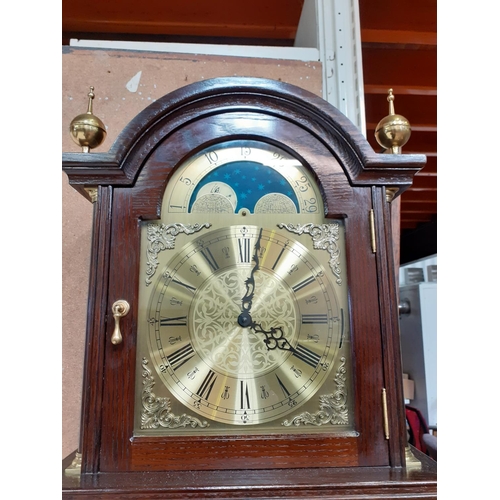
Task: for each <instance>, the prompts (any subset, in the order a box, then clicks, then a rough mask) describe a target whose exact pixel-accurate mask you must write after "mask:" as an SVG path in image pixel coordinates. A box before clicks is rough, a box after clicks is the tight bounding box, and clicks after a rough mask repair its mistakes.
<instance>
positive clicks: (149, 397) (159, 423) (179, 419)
mask: <svg viewBox="0 0 500 500" xmlns="http://www.w3.org/2000/svg"><path fill="white" fill-rule="evenodd" d="M147 365H148V360H147V359H146V358H142V368H143V372H142V377H143V379H144V380H143V383H142V384H143V389H142V398H141V399H142V408H143V410H142V414H141V429H158V428H159V427H165V428H168V429H177V428H179V427H192V428H194V427H208V426H209V425H210V424H209V423H208V422H206V421H205V420H203V421H201V420H199V419H198V418H196V417H192V416H190V415H186V414H185V413H183V414H182V415H180V416H178V415H174V414H173V413H172V410H171V408H170V399H169V398H160V397H157V396H156V395H155V394H154V393H153V387H154V385H155V380H154V378H153V375H152V373H151V370H150V369H149V368H148V367H147Z"/></svg>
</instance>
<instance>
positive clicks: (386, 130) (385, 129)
mask: <svg viewBox="0 0 500 500" xmlns="http://www.w3.org/2000/svg"><path fill="white" fill-rule="evenodd" d="M410 135H411V127H410V122H409V121H408V120H407V119H406V118H405V117H404V116H402V115H389V116H386V117H385V118H382V120H380V122H379V123H378V125H377V128H376V129H375V139H376V140H377V142H378V143H379V144H380V145H381V146H382V147H383V148H384V149H393V148H402V147H403V146H404V145H405V144H406V143H407V142H408V139H409V138H410Z"/></svg>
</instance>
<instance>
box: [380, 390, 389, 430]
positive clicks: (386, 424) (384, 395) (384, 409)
mask: <svg viewBox="0 0 500 500" xmlns="http://www.w3.org/2000/svg"><path fill="white" fill-rule="evenodd" d="M382 412H383V415H384V437H385V439H389V438H390V435H389V417H388V412H387V393H386V391H385V387H384V388H382Z"/></svg>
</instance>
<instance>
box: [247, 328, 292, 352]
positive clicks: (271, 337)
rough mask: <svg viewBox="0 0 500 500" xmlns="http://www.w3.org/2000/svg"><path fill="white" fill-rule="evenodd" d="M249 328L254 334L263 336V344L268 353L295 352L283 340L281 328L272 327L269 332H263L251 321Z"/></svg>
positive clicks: (284, 339)
mask: <svg viewBox="0 0 500 500" xmlns="http://www.w3.org/2000/svg"><path fill="white" fill-rule="evenodd" d="M250 328H251V329H252V330H253V331H254V332H255V333H261V334H263V335H264V336H265V338H264V344H266V347H267V350H268V351H273V350H274V349H280V350H281V351H291V352H295V349H294V348H293V347H292V345H291V344H290V342H288V340H287V339H286V338H285V333H284V332H283V327H282V326H278V327H276V328H274V327H273V328H271V329H270V330H264V329H263V328H262V325H261V324H260V323H255V321H253V322H252V323H251V325H250Z"/></svg>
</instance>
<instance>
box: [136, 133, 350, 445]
mask: <svg viewBox="0 0 500 500" xmlns="http://www.w3.org/2000/svg"><path fill="white" fill-rule="evenodd" d="M323 213H324V211H323V203H322V197H321V193H320V191H319V189H318V186H317V184H316V181H315V179H314V178H313V176H312V175H311V173H310V172H309V171H308V169H307V168H305V167H304V166H303V165H302V164H301V162H300V161H299V160H298V159H297V158H295V157H294V156H293V155H291V154H289V153H287V152H285V151H284V150H282V149H280V148H278V147H276V146H274V145H271V144H267V143H264V142H261V141H242V140H238V141H228V142H224V143H219V144H215V145H213V146H210V147H209V148H206V149H204V150H202V151H200V152H198V153H196V154H194V155H193V157H192V158H189V159H187V160H186V161H185V162H184V163H183V164H182V165H181V166H180V167H179V168H178V169H177V170H176V171H175V173H174V174H173V176H172V178H171V180H170V182H169V183H168V186H167V189H166V191H165V194H164V197H163V204H162V218H161V220H160V221H158V222H152V223H151V222H150V223H144V226H143V236H142V240H143V248H142V269H141V289H140V308H139V328H138V331H139V342H138V345H139V349H138V359H137V364H138V378H137V393H138V396H137V397H136V407H137V411H136V433H137V434H139V435H140V434H144V433H145V434H147V433H148V432H160V433H163V432H167V433H168V432H174V433H175V432H179V430H181V431H183V432H188V431H189V432H193V433H196V432H202V433H206V432H209V433H210V432H221V431H222V430H223V431H224V432H233V433H234V432H237V429H240V430H241V428H242V426H246V427H248V428H251V429H254V430H257V431H258V432H265V431H266V430H268V431H271V430H273V429H274V430H276V429H278V428H279V429H281V430H282V429H283V428H284V427H290V429H289V430H288V431H287V432H294V431H295V428H296V427H301V429H300V431H301V432H304V428H303V427H307V424H312V425H311V427H318V426H320V425H321V424H323V423H325V422H328V423H335V424H337V425H338V426H339V429H340V430H343V431H345V430H350V429H352V428H353V427H352V425H353V422H352V417H351V416H350V411H351V410H350V404H351V403H350V399H349V393H350V389H349V387H350V382H351V381H350V380H347V379H348V378H349V377H346V376H345V374H346V373H348V372H349V370H350V366H349V364H350V352H349V349H350V347H349V326H348V323H349V322H348V316H349V315H348V300H347V283H346V272H345V266H346V263H345V256H344V251H343V248H344V238H345V236H344V225H343V222H342V221H341V220H325V219H324V216H323ZM144 378H146V380H147V381H149V384H147V385H146V387H147V389H148V392H147V395H146V397H145V396H144V380H143V379H144ZM141 391H142V392H141ZM321 398H323V399H321ZM325 398H326V399H325ZM145 401H146V403H145ZM325 401H326V402H325ZM156 403H158V405H159V404H160V403H162V405H163V406H161V405H160V406H161V407H162V412H163V413H161V412H157V413H155V410H154V409H155V408H157V407H159V406H158V405H156ZM155 405H156V406H155ZM166 409H168V411H167V410H166ZM141 412H142V413H141ZM160 413H161V414H160ZM166 415H167V416H166ZM327 415H328V416H327ZM180 416H183V418H182V419H180V420H179V418H180ZM174 421H175V422H182V424H179V423H176V424H175V425H174V424H172V422H174ZM292 423H293V424H294V425H291V424H292ZM190 429H192V430H190ZM308 430H309V429H308Z"/></svg>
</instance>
